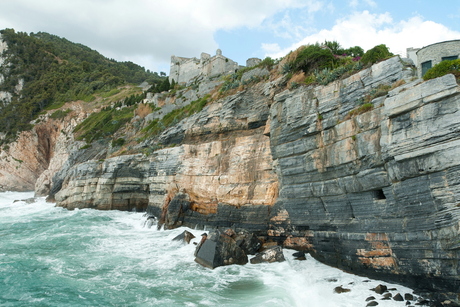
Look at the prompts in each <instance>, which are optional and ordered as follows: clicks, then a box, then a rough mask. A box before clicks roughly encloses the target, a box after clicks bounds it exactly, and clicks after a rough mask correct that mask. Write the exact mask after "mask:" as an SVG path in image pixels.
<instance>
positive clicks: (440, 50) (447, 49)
mask: <svg viewBox="0 0 460 307" xmlns="http://www.w3.org/2000/svg"><path fill="white" fill-rule="evenodd" d="M450 56H457V58H458V57H459V56H460V40H452V41H446V42H440V43H436V44H432V45H429V46H426V47H423V48H421V49H420V50H418V51H417V58H418V63H417V70H418V76H419V77H420V78H421V77H422V63H424V62H427V61H431V66H434V65H436V64H438V63H440V62H441V61H442V58H443V57H450Z"/></svg>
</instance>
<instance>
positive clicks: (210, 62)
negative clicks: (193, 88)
mask: <svg viewBox="0 0 460 307" xmlns="http://www.w3.org/2000/svg"><path fill="white" fill-rule="evenodd" d="M238 68H239V66H238V63H236V62H234V61H232V60H231V59H229V58H227V57H225V56H223V55H222V51H221V50H220V49H217V51H216V55H214V56H212V57H211V56H210V55H209V54H207V53H202V54H201V58H200V60H198V59H197V58H183V57H176V56H172V57H171V68H170V73H169V82H172V80H173V79H174V81H175V82H176V83H180V84H187V83H188V82H190V81H191V80H193V79H194V78H196V77H198V76H204V77H213V76H217V75H221V74H224V73H229V72H235V70H237V69H238Z"/></svg>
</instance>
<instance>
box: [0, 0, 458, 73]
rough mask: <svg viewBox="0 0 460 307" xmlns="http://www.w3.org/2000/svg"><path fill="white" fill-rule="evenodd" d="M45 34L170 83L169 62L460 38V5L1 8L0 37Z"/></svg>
mask: <svg viewBox="0 0 460 307" xmlns="http://www.w3.org/2000/svg"><path fill="white" fill-rule="evenodd" d="M4 28H13V29H15V30H16V31H24V32H28V33H30V32H39V31H43V32H48V33H51V34H55V35H58V36H61V37H65V38H67V39H68V40H70V41H73V42H76V43H82V44H84V45H86V46H88V47H90V48H92V49H95V50H97V51H99V52H100V53H102V54H103V55H105V56H106V57H109V58H114V59H116V60H119V61H132V62H135V63H137V64H139V65H142V66H144V67H145V68H147V69H150V70H152V71H164V72H166V73H167V74H169V61H170V57H171V55H176V56H183V57H199V56H200V54H201V52H206V53H210V54H211V55H214V54H215V52H216V49H217V48H220V49H222V51H223V55H225V56H227V57H229V58H231V59H233V60H235V61H237V62H238V63H239V64H242V65H245V62H246V59H247V58H250V57H259V58H264V57H266V56H271V57H274V58H277V57H282V56H284V55H286V54H287V53H288V52H289V51H290V50H292V49H295V48H297V47H298V46H300V45H302V44H308V43H315V42H322V41H324V40H336V41H338V42H339V43H340V44H341V45H342V46H343V47H351V46H356V45H358V46H361V47H362V48H363V49H365V50H367V49H370V48H372V47H373V46H375V45H378V44H382V43H383V44H386V45H387V46H389V47H390V50H391V51H392V52H393V53H398V54H401V55H403V56H405V53H406V48H407V47H423V46H426V45H428V44H431V43H435V42H439V41H444V40H450V39H460V1H459V0H439V1H434V0H397V1H396V0H384V1H383V0H169V1H166V0H0V29H4Z"/></svg>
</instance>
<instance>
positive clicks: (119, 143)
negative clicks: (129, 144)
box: [112, 138, 125, 147]
mask: <svg viewBox="0 0 460 307" xmlns="http://www.w3.org/2000/svg"><path fill="white" fill-rule="evenodd" d="M123 145H125V139H124V138H119V139H116V140H112V147H121V146H123Z"/></svg>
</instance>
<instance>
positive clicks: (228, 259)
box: [195, 230, 248, 269]
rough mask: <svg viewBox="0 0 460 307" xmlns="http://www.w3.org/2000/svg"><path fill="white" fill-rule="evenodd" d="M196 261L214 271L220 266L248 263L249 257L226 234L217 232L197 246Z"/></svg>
mask: <svg viewBox="0 0 460 307" xmlns="http://www.w3.org/2000/svg"><path fill="white" fill-rule="evenodd" d="M195 261H196V262H197V263H199V264H201V265H202V266H204V267H208V268H211V269H214V268H216V267H219V266H225V265H232V264H240V265H242V264H246V263H248V256H246V254H245V253H244V251H243V250H242V249H241V248H240V247H239V246H238V245H237V244H236V241H235V240H234V239H233V238H231V237H229V236H227V235H226V234H224V233H222V232H220V231H219V230H216V231H214V232H212V233H211V234H210V235H209V236H208V238H207V239H206V240H205V241H204V242H203V243H202V244H200V245H198V246H197V251H196V258H195Z"/></svg>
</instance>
